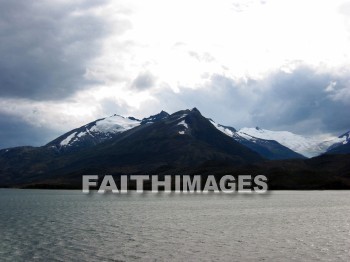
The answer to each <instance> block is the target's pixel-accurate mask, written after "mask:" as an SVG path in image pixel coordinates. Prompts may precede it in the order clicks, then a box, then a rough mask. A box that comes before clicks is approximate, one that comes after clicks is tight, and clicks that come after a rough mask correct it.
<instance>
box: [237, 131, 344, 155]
mask: <svg viewBox="0 0 350 262" xmlns="http://www.w3.org/2000/svg"><path fill="white" fill-rule="evenodd" d="M238 134H239V135H241V136H242V137H244V138H246V139H248V140H251V139H253V138H260V139H266V140H275V141H277V142H278V143H280V144H282V145H284V146H286V147H288V148H290V149H292V150H293V151H295V152H297V153H299V154H302V155H304V156H306V157H314V156H317V155H320V154H322V153H324V152H326V150H327V149H328V148H329V147H330V146H331V145H333V144H334V143H337V142H338V141H340V140H339V139H340V138H337V137H327V138H324V137H308V136H301V135H297V134H294V133H292V132H288V131H271V130H266V129H261V128H242V129H240V130H239V131H238ZM341 141H343V140H341Z"/></svg>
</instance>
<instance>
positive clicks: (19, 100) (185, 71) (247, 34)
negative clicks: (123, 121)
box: [0, 0, 350, 148]
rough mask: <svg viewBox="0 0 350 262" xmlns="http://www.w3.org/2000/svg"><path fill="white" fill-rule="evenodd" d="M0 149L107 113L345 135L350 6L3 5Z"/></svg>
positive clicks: (287, 2) (7, 1)
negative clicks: (186, 114) (193, 111)
mask: <svg viewBox="0 0 350 262" xmlns="http://www.w3.org/2000/svg"><path fill="white" fill-rule="evenodd" d="M0 40H1V41H0V148H4V147H10V146H18V145H42V144H45V143H47V142H48V141H50V140H51V139H53V138H55V137H56V136H58V135H60V134H62V133H64V132H66V131H69V130H71V129H72V128H75V127H78V126H81V125H83V124H85V123H87V122H90V121H93V120H95V119H97V118H101V117H105V116H108V115H111V114H114V113H117V114H121V115H125V116H130V115H131V116H135V117H139V118H142V117H144V116H148V115H150V114H154V113H157V112H160V111H161V110H165V111H168V112H169V113H172V112H175V111H177V110H180V109H185V108H193V107H197V108H198V109H199V110H200V111H201V112H202V114H203V115H205V116H207V117H211V118H213V119H214V120H216V122H219V123H222V124H225V125H231V126H233V127H235V128H241V127H245V126H246V127H253V126H260V127H262V128H266V129H272V130H289V131H293V132H295V133H298V134H303V135H321V134H322V135H325V134H332V135H339V134H340V133H342V132H345V131H348V130H350V117H349V113H350V2H347V1H338V0H323V1H316V0H315V1H311V0H306V1H305V0H303V1H302V0H271V1H270V0H257V1H255V0H230V1H226V0H220V1H217V0H215V1H214V0H208V1H196V0H192V1H188V0H187V1H186V0H177V1H162V0H148V1H142V0H139V1H134V0H125V1H124V0H113V1H108V0H101V1H84V0H76V1H69V0H46V1H45V0H36V1H28V0H0Z"/></svg>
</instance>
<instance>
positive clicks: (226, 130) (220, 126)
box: [209, 119, 235, 137]
mask: <svg viewBox="0 0 350 262" xmlns="http://www.w3.org/2000/svg"><path fill="white" fill-rule="evenodd" d="M209 121H210V123H212V124H213V126H215V127H216V128H217V129H218V130H219V131H221V132H222V133H224V134H226V135H228V136H229V137H234V135H235V133H234V132H232V131H231V130H230V129H228V128H227V127H224V126H222V125H220V124H217V123H215V122H214V121H213V120H212V119H209Z"/></svg>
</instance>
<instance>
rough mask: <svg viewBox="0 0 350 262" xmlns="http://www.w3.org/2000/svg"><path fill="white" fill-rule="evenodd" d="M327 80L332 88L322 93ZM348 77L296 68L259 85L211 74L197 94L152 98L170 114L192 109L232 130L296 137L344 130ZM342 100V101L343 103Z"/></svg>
mask: <svg viewBox="0 0 350 262" xmlns="http://www.w3.org/2000/svg"><path fill="white" fill-rule="evenodd" d="M332 81H336V83H337V84H336V85H335V86H334V87H333V89H332V90H329V88H328V90H327V86H329V84H330V83H332ZM349 83H350V76H349V75H347V76H341V77H340V76H337V75H335V74H332V73H317V72H315V71H313V70H312V69H311V68H308V67H303V66H301V67H299V68H297V69H296V70H294V71H293V72H292V73H285V72H283V71H278V72H275V73H272V74H270V75H269V76H268V77H266V78H265V79H263V80H259V81H258V80H253V79H248V80H247V81H246V82H236V81H235V80H233V79H231V78H228V77H225V76H222V75H213V76H212V77H211V79H210V81H209V83H208V84H207V85H206V86H205V87H203V88H202V89H196V90H193V89H187V88H184V89H181V92H180V93H174V92H171V90H167V91H165V92H162V93H159V94H157V98H158V99H159V101H160V107H162V108H164V109H166V110H169V111H170V112H171V111H175V110H179V109H182V108H191V107H194V106H196V107H197V108H199V109H200V110H201V111H202V113H203V114H204V115H205V116H208V117H211V118H213V119H214V120H216V121H217V122H219V123H222V124H226V125H231V126H233V127H236V128H241V127H245V126H247V127H254V126H260V127H262V128H266V129H272V130H289V131H293V132H296V133H300V134H310V135H311V134H319V133H325V132H330V133H333V134H341V133H342V132H344V131H347V130H350V118H349V117H348V112H350V102H348V101H347V100H346V99H345V97H344V96H345V94H350V85H349ZM343 98H344V99H343Z"/></svg>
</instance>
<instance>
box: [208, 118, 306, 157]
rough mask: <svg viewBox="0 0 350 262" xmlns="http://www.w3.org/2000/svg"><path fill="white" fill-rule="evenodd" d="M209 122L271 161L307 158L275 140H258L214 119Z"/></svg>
mask: <svg viewBox="0 0 350 262" xmlns="http://www.w3.org/2000/svg"><path fill="white" fill-rule="evenodd" d="M209 121H210V122H211V123H212V124H213V125H214V126H215V127H216V128H217V129H218V130H220V131H221V132H223V133H224V134H226V135H227V136H229V137H232V138H233V139H234V140H235V141H237V142H238V143H240V144H242V145H244V146H246V147H248V148H250V149H251V150H253V151H255V152H257V153H259V154H260V155H261V156H263V157H265V158H267V159H271V160H277V159H293V158H295V159H297V158H305V157H304V156H303V155H301V154H298V153H296V152H294V151H292V150H291V149H289V148H288V147H286V146H283V145H281V144H280V143H278V142H277V141H275V140H267V139H261V138H256V137H253V136H250V135H247V134H244V133H240V132H237V130H236V129H235V128H233V127H229V126H223V125H220V124H217V123H215V122H214V121H213V120H212V119H209Z"/></svg>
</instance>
